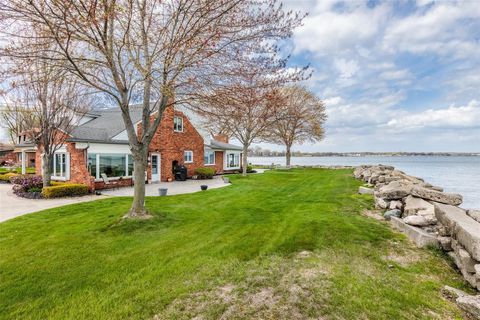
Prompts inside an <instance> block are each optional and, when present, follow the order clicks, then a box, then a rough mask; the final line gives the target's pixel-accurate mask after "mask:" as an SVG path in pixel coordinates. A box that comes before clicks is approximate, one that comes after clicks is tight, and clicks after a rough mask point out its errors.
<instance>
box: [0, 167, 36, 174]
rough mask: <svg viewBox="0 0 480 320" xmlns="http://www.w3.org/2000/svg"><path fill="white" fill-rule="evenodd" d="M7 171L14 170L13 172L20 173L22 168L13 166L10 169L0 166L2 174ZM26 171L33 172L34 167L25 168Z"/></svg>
mask: <svg viewBox="0 0 480 320" xmlns="http://www.w3.org/2000/svg"><path fill="white" fill-rule="evenodd" d="M9 172H15V173H19V174H20V173H22V168H14V169H12V170H10V169H7V168H3V167H0V174H4V173H9ZM26 173H27V174H35V168H30V167H29V168H26Z"/></svg>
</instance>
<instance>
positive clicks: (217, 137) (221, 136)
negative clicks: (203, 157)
mask: <svg viewBox="0 0 480 320" xmlns="http://www.w3.org/2000/svg"><path fill="white" fill-rule="evenodd" d="M213 140H216V141H220V142H224V143H228V136H227V135H226V134H223V133H218V134H216V135H214V136H213Z"/></svg>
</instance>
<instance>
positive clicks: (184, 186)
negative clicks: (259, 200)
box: [102, 176, 230, 197]
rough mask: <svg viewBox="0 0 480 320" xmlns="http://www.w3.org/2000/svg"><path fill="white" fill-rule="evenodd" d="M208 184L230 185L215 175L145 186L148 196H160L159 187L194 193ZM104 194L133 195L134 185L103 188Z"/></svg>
mask: <svg viewBox="0 0 480 320" xmlns="http://www.w3.org/2000/svg"><path fill="white" fill-rule="evenodd" d="M201 185H207V186H208V189H216V188H222V187H226V186H229V185H230V184H229V183H225V182H223V179H222V177H220V176H215V177H213V179H208V180H187V181H172V182H159V183H152V184H147V185H146V186H145V195H146V196H158V189H159V188H167V189H168V191H167V195H169V196H171V195H175V194H184V193H193V192H199V191H201V189H200V186H201ZM102 194H105V195H110V196H117V197H120V196H130V197H131V196H133V187H126V188H119V189H114V190H102Z"/></svg>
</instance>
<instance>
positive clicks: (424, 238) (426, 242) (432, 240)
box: [390, 217, 440, 248]
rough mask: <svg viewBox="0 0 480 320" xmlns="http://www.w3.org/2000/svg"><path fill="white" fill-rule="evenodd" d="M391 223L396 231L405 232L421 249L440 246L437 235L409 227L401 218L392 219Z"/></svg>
mask: <svg viewBox="0 0 480 320" xmlns="http://www.w3.org/2000/svg"><path fill="white" fill-rule="evenodd" d="M390 223H391V224H392V226H393V227H394V228H395V229H397V230H399V231H402V232H404V233H405V234H406V235H407V236H408V238H410V239H411V240H412V241H413V242H414V243H415V245H416V246H417V247H419V248H423V247H429V246H433V247H439V246H440V244H439V243H438V240H437V238H436V237H435V235H433V234H430V233H427V232H425V231H423V230H422V229H420V228H417V227H414V226H411V225H408V224H406V223H405V222H404V221H403V220H402V219H400V218H396V217H390Z"/></svg>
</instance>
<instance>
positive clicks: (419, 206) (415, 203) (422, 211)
mask: <svg viewBox="0 0 480 320" xmlns="http://www.w3.org/2000/svg"><path fill="white" fill-rule="evenodd" d="M403 214H404V215H406V216H410V215H415V214H419V215H432V216H433V215H435V208H434V207H433V204H431V203H429V202H427V201H425V200H423V199H422V198H417V197H414V196H412V195H409V196H408V197H407V198H405V208H404V209H403Z"/></svg>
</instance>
